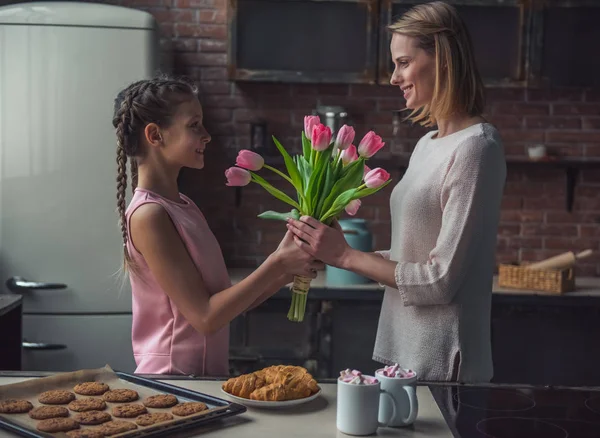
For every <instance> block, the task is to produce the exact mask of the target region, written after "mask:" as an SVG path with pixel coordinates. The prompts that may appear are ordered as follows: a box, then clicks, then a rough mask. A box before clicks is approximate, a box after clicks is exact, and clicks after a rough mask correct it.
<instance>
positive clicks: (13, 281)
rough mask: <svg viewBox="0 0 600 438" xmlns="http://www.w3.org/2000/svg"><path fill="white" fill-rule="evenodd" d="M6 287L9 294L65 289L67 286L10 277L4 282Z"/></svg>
mask: <svg viewBox="0 0 600 438" xmlns="http://www.w3.org/2000/svg"><path fill="white" fill-rule="evenodd" d="M6 287H7V288H8V289H9V290H10V291H11V292H15V293H22V292H27V291H29V290H32V289H35V290H40V289H41V290H44V289H66V288H67V285H66V284H62V283H36V282H35V281H28V280H26V279H24V278H23V277H11V278H9V279H8V280H6Z"/></svg>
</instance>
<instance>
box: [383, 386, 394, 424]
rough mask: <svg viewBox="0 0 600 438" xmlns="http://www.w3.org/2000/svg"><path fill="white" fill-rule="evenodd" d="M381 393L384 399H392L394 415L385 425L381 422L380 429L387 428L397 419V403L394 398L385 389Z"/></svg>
mask: <svg viewBox="0 0 600 438" xmlns="http://www.w3.org/2000/svg"><path fill="white" fill-rule="evenodd" d="M379 392H380V395H382V396H383V397H388V398H389V399H390V403H391V404H392V415H391V416H390V418H388V420H387V421H385V422H383V423H382V422H381V421H380V422H379V427H387V426H388V425H389V424H390V423H392V422H393V421H394V420H395V419H396V401H395V400H394V397H392V394H390V393H389V392H387V391H386V390H385V389H381V390H380V391H379Z"/></svg>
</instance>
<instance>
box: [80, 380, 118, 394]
mask: <svg viewBox="0 0 600 438" xmlns="http://www.w3.org/2000/svg"><path fill="white" fill-rule="evenodd" d="M109 389H110V388H109V387H108V385H107V384H106V383H102V382H83V383H80V384H78V385H75V387H74V388H73V391H74V392H75V394H81V395H102V394H104V393H105V392H106V391H108V390H109Z"/></svg>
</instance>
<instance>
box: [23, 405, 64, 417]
mask: <svg viewBox="0 0 600 438" xmlns="http://www.w3.org/2000/svg"><path fill="white" fill-rule="evenodd" d="M29 416H30V417H31V418H33V419H34V420H47V419H48V418H59V417H68V416H69V410H68V409H67V408H63V407H62V406H39V407H37V408H34V409H32V410H31V411H29Z"/></svg>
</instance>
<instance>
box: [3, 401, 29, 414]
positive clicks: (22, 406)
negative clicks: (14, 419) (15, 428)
mask: <svg viewBox="0 0 600 438" xmlns="http://www.w3.org/2000/svg"><path fill="white" fill-rule="evenodd" d="M32 409H33V405H32V404H31V403H29V402H28V401H27V400H15V399H8V400H2V401H0V413H2V414H23V413H25V412H29V411H30V410H32Z"/></svg>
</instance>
